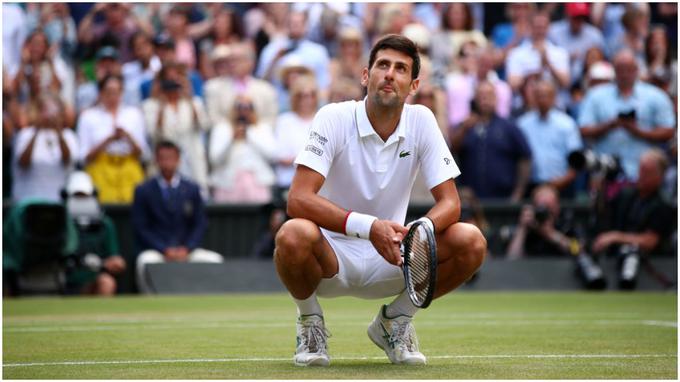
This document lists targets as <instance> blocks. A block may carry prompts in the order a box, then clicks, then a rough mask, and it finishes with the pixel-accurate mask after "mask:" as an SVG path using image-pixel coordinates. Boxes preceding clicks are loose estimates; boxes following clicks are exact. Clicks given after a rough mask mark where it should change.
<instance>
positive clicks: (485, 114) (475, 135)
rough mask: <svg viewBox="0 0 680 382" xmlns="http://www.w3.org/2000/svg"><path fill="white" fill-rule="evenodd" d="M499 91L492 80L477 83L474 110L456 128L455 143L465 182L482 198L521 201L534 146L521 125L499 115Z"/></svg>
mask: <svg viewBox="0 0 680 382" xmlns="http://www.w3.org/2000/svg"><path fill="white" fill-rule="evenodd" d="M495 91H496V90H495V86H494V85H493V84H492V83H491V82H489V81H483V82H480V83H479V85H477V94H476V96H475V100H474V104H473V105H472V106H473V107H472V109H473V110H472V111H471V113H470V116H469V117H468V118H467V119H466V120H465V121H463V122H462V123H461V124H460V125H459V126H457V127H456V128H454V129H453V130H452V132H451V146H452V148H453V150H454V152H455V153H456V154H457V155H458V159H459V160H460V162H459V163H460V168H461V177H460V180H461V184H463V185H466V186H469V187H471V188H472V190H473V191H474V193H475V195H476V196H477V197H478V198H480V199H493V198H499V199H501V198H502V199H506V198H510V199H511V200H512V201H516V202H517V201H519V200H520V199H521V198H522V196H523V195H524V192H525V190H526V186H527V183H528V181H529V174H530V171H531V150H530V149H529V146H528V145H527V141H526V139H525V138H524V135H523V134H522V132H521V131H520V130H519V129H518V128H517V126H516V125H515V124H514V123H512V122H510V121H509V120H507V119H505V118H501V117H499V116H498V115H496V93H495ZM475 109H476V110H475Z"/></svg>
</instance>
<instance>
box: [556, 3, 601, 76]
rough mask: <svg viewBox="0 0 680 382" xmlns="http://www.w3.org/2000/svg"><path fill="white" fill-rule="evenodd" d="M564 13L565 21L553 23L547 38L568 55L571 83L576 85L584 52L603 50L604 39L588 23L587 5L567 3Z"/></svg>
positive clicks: (588, 9)
mask: <svg viewBox="0 0 680 382" xmlns="http://www.w3.org/2000/svg"><path fill="white" fill-rule="evenodd" d="M564 11H565V13H566V15H567V18H566V20H560V21H558V22H555V23H553V24H552V25H551V26H550V30H549V31H548V38H549V39H550V41H552V42H553V43H555V44H556V45H557V46H560V47H562V48H564V49H566V50H567V52H568V53H569V59H570V62H571V70H570V76H571V82H572V83H576V82H579V81H581V74H582V73H583V66H584V64H583V61H584V59H585V55H586V52H587V51H588V49H590V48H593V47H597V48H599V49H604V37H603V36H602V32H600V30H599V29H597V28H596V27H594V26H592V25H591V24H589V23H588V20H589V16H590V5H589V4H588V3H568V4H566V5H565V6H564Z"/></svg>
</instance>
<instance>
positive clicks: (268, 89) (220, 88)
mask: <svg viewBox="0 0 680 382" xmlns="http://www.w3.org/2000/svg"><path fill="white" fill-rule="evenodd" d="M213 55H214V56H213V65H214V67H215V69H216V72H217V73H216V74H217V77H215V78H213V79H210V80H208V81H207V82H206V83H205V102H206V105H207V108H208V115H209V116H210V118H211V119H212V121H213V123H218V122H221V121H223V120H228V119H229V117H230V114H231V111H232V110H233V106H234V103H235V100H236V98H237V97H238V95H245V96H247V97H248V98H250V99H251V100H252V102H253V104H254V105H255V112H256V114H257V116H258V119H259V120H260V121H261V122H264V123H266V124H268V125H269V126H273V125H274V120H275V119H276V116H277V114H278V101H277V98H276V90H275V89H274V87H273V86H272V85H271V84H270V83H268V82H267V81H263V80H261V79H259V78H255V77H253V76H252V73H253V68H254V67H255V51H254V50H253V46H252V44H250V43H247V42H240V43H235V44H232V45H230V46H229V47H227V46H224V45H221V46H218V47H217V48H216V49H215V50H214V51H213ZM222 68H223V69H222Z"/></svg>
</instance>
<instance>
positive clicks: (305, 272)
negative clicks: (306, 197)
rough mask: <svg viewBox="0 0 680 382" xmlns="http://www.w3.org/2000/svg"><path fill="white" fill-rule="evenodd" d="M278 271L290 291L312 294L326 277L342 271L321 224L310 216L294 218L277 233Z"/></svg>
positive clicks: (299, 296) (297, 294)
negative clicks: (309, 217) (316, 222)
mask: <svg viewBox="0 0 680 382" xmlns="http://www.w3.org/2000/svg"><path fill="white" fill-rule="evenodd" d="M274 262H275V264H276V271H277V273H278V274H279V277H280V278H281V281H282V282H283V285H285V286H286V289H288V291H289V292H290V294H291V295H292V296H293V297H294V298H295V299H298V300H304V299H307V298H308V297H310V296H311V295H312V294H313V293H314V291H315V290H316V288H317V287H318V286H319V283H320V282H321V279H322V278H331V277H333V275H335V274H336V273H338V259H337V258H336V257H335V253H334V252H333V249H332V248H331V246H330V244H328V242H327V241H326V239H325V238H324V237H323V235H322V234H321V230H320V229H319V227H318V226H317V225H316V224H314V223H313V222H311V221H309V220H306V219H291V220H289V221H287V222H286V223H284V224H283V226H281V229H280V230H279V232H278V233H277V234H276V249H275V251H274Z"/></svg>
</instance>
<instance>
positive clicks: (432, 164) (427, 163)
mask: <svg viewBox="0 0 680 382" xmlns="http://www.w3.org/2000/svg"><path fill="white" fill-rule="evenodd" d="M417 110H419V113H418V116H417V118H418V121H417V124H416V126H423V129H422V132H423V133H422V135H421V140H420V142H419V147H418V160H419V162H420V171H421V172H422V174H423V178H424V179H425V184H427V188H429V189H433V188H434V187H435V186H437V185H439V184H441V183H442V182H444V181H446V180H448V179H454V178H456V177H457V176H458V175H460V170H459V169H458V165H457V164H456V161H454V160H453V155H451V151H449V148H448V147H447V146H446V142H445V141H444V136H443V135H442V133H441V131H440V130H439V127H438V125H437V120H436V118H435V117H434V114H432V112H431V111H430V110H429V109H427V108H425V107H424V106H421V107H418V109H417Z"/></svg>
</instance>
